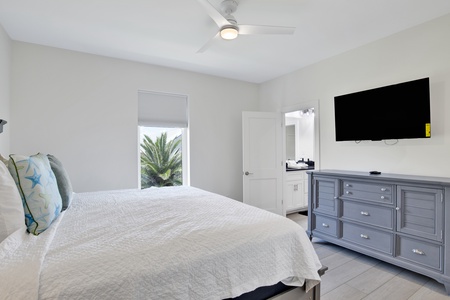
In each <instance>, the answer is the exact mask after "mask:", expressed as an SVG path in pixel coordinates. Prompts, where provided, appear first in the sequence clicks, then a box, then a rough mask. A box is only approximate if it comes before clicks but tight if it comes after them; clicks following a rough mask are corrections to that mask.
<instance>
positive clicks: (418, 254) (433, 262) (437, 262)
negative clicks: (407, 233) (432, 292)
mask: <svg viewBox="0 0 450 300" xmlns="http://www.w3.org/2000/svg"><path fill="white" fill-rule="evenodd" d="M442 254H443V246H442V245H436V244H432V243H427V242H423V241H417V240H414V239H411V238H407V237H402V236H399V237H398V248H397V257H399V258H402V259H404V260H407V261H410V262H412V263H414V264H416V265H417V264H419V265H422V266H424V267H428V268H432V269H434V270H438V271H442V265H443V264H442V260H443V255H442Z"/></svg>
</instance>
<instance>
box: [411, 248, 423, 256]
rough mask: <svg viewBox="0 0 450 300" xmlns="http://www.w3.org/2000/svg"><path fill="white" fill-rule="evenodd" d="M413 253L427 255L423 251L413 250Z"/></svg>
mask: <svg viewBox="0 0 450 300" xmlns="http://www.w3.org/2000/svg"><path fill="white" fill-rule="evenodd" d="M412 252H414V253H415V254H419V255H425V252H423V251H422V250H419V249H413V250H412Z"/></svg>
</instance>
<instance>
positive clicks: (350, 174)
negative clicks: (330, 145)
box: [306, 170, 450, 186]
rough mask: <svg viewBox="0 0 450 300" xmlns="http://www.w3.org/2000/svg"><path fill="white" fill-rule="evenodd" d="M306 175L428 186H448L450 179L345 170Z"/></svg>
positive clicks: (318, 171) (311, 172)
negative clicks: (412, 183)
mask: <svg viewBox="0 0 450 300" xmlns="http://www.w3.org/2000/svg"><path fill="white" fill-rule="evenodd" d="M306 172H307V173H308V174H313V175H328V176H340V177H347V178H359V179H370V180H382V181H395V182H411V181H413V182H421V183H428V184H438V185H444V186H450V178H448V177H433V176H421V175H406V174H391V173H381V174H376V175H373V174H370V173H369V172H361V171H347V170H315V171H306Z"/></svg>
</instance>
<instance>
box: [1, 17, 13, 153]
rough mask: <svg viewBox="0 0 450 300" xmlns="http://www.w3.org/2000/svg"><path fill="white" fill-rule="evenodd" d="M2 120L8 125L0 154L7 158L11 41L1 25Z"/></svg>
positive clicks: (4, 129)
mask: <svg viewBox="0 0 450 300" xmlns="http://www.w3.org/2000/svg"><path fill="white" fill-rule="evenodd" d="M0 66H1V67H0V119H3V120H6V121H7V122H8V123H7V124H6V125H4V126H3V132H2V133H0V154H2V155H3V156H5V157H6V156H7V155H8V154H9V149H10V126H11V118H10V98H11V95H10V84H11V81H10V77H11V40H10V38H9V37H8V35H7V34H6V32H5V31H4V30H3V27H2V26H1V25H0Z"/></svg>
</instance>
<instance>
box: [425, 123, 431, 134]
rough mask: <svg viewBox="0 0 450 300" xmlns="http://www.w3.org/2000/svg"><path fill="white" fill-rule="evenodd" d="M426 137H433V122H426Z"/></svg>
mask: <svg viewBox="0 0 450 300" xmlns="http://www.w3.org/2000/svg"><path fill="white" fill-rule="evenodd" d="M425 137H431V124H430V123H425Z"/></svg>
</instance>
